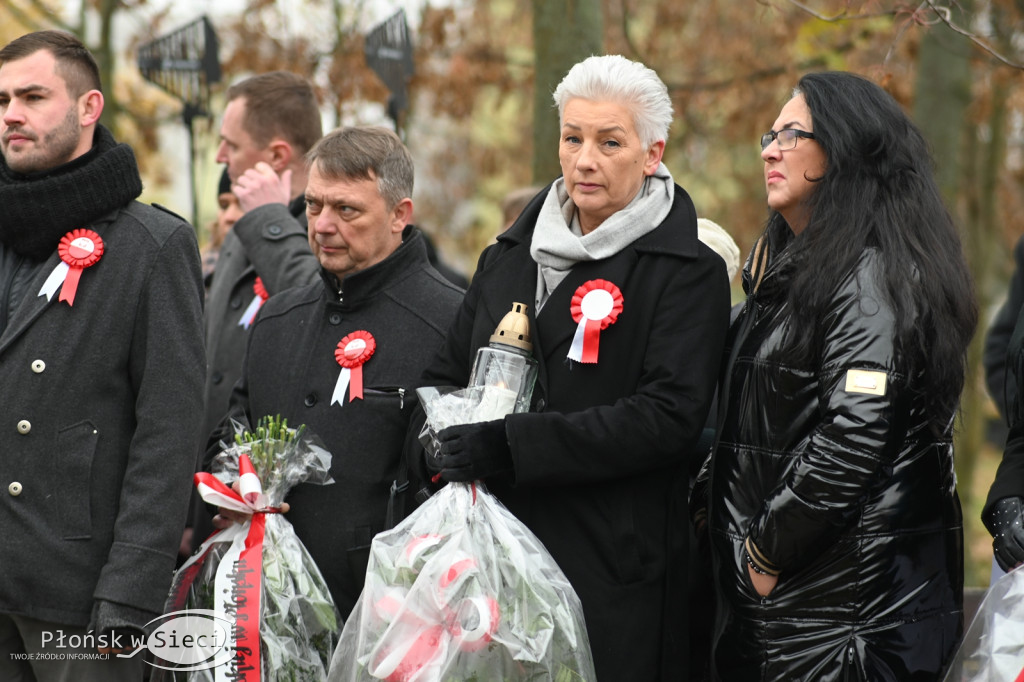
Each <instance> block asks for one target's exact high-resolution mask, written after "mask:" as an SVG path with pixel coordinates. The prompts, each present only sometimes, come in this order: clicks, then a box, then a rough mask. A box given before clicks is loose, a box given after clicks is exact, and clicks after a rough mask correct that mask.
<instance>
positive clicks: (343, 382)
mask: <svg viewBox="0 0 1024 682" xmlns="http://www.w3.org/2000/svg"><path fill="white" fill-rule="evenodd" d="M376 350H377V341H376V340H375V339H374V338H373V335H372V334H371V333H370V332H368V331H364V330H362V329H360V330H359V331H354V332H352V333H351V334H349V335H347V336H346V337H345V338H343V339H342V340H341V341H339V342H338V345H337V347H336V348H335V349H334V359H335V360H336V361H337V362H338V364H339V365H341V374H340V375H338V382H337V383H336V384H335V385H334V395H333V396H331V405H333V404H334V403H338V404H342V403H343V402H344V400H345V391H346V390H348V400H349V402H352V401H353V400H355V399H356V398H359V399H360V400H362V399H363V365H364V364H365V363H366V361H367V360H369V359H370V358H371V357H372V356H373V353H374V351H376Z"/></svg>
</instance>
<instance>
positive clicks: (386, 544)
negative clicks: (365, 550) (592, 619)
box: [330, 389, 595, 682]
mask: <svg viewBox="0 0 1024 682" xmlns="http://www.w3.org/2000/svg"><path fill="white" fill-rule="evenodd" d="M460 394H461V396H462V397H465V398H466V400H467V402H466V404H465V406H464V410H468V411H463V414H464V415H465V414H470V413H471V412H472V411H473V410H475V409H478V408H479V406H480V404H481V397H482V396H481V395H480V392H479V391H477V390H475V389H460V391H456V392H455V393H454V394H453V393H449V394H447V395H445V396H443V398H442V396H441V395H440V394H438V393H434V394H433V395H432V396H431V395H424V392H423V391H421V392H420V395H421V400H424V407H425V409H426V412H427V417H428V420H432V419H434V418H435V416H436V408H437V407H438V406H439V405H440V406H441V407H442V408H445V407H453V406H455V405H456V404H457V403H458V402H459V401H460V400H461V399H462V397H460ZM437 400H442V402H440V403H439V402H437ZM485 400H486V399H485ZM455 411H456V413H457V412H458V409H457V408H456V410H455ZM462 421H466V419H465V417H463V419H462ZM432 424H433V428H434V429H435V430H436V431H440V430H441V428H443V427H441V426H440V425H439V423H438V422H437V421H433V422H432ZM594 679H595V675H594V664H593V659H592V657H591V653H590V643H589V640H588V638H587V630H586V625H585V623H584V620H583V610H582V607H581V606H580V602H579V598H578V597H577V596H576V592H575V591H574V590H573V588H572V586H571V585H570V584H569V581H568V580H567V579H566V577H565V575H564V574H563V573H562V571H561V569H559V568H558V565H557V564H556V563H555V561H554V559H552V558H551V555H550V554H549V553H548V551H547V550H546V549H545V548H544V546H543V545H542V544H541V542H540V541H539V540H538V539H537V537H536V536H535V535H534V534H533V533H532V532H531V531H530V530H529V529H527V528H526V526H524V525H523V524H522V523H521V522H520V521H519V520H518V519H516V518H515V517H514V516H513V515H512V514H511V512H509V511H508V510H507V509H506V508H505V507H504V505H502V504H501V503H500V502H499V501H498V500H497V498H495V497H494V496H493V495H491V494H490V493H488V492H487V491H486V490H485V489H484V487H483V486H482V485H481V484H480V483H479V482H477V483H450V484H448V485H447V486H445V487H444V488H442V489H441V490H440V491H439V492H437V493H436V494H435V495H433V496H432V497H430V498H429V499H428V500H427V501H426V502H424V503H423V504H422V505H421V506H420V507H419V508H418V509H417V510H416V511H415V512H413V513H412V514H411V515H410V516H409V517H408V518H406V519H405V520H404V521H403V522H401V523H400V524H398V525H397V526H396V527H395V528H393V529H392V530H390V531H387V532H384V533H381V534H378V535H377V536H376V537H375V538H374V539H373V543H372V545H371V548H370V560H369V564H368V566H367V570H366V582H365V585H364V587H363V592H362V594H361V595H360V597H359V601H358V602H357V603H356V606H355V609H354V610H353V612H352V615H351V617H350V618H349V620H348V622H347V623H346V624H345V629H344V630H343V632H342V635H341V641H340V642H339V644H338V648H337V650H336V651H335V654H334V659H333V661H332V663H331V672H330V680H331V681H332V682H335V681H337V682H356V681H371V680H387V682H469V681H472V680H476V681H477V682H497V681H500V680H517V681H518V680H554V681H555V682H578V681H580V680H589V681H592V680H594Z"/></svg>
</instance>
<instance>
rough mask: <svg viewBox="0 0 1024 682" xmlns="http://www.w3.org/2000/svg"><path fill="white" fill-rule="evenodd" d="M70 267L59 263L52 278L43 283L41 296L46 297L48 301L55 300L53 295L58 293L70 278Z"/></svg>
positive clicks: (62, 262) (51, 274) (40, 291)
mask: <svg viewBox="0 0 1024 682" xmlns="http://www.w3.org/2000/svg"><path fill="white" fill-rule="evenodd" d="M70 267H71V266H69V265H68V264H67V263H65V262H64V261H61V262H59V263H57V266H56V267H55V268H54V269H53V271H52V272H51V273H50V276H49V277H47V278H46V281H45V282H43V286H42V288H41V289H40V290H39V294H38V295H39V296H46V300H47V301H52V300H53V295H54V294H55V293H57V289H59V288H60V286H61V285H62V284H64V280H65V279H66V278H67V276H68V270H69V269H70Z"/></svg>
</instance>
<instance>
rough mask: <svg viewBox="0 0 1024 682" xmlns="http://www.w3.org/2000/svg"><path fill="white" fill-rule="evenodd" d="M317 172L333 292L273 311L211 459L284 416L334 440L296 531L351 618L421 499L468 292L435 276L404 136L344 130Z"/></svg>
mask: <svg viewBox="0 0 1024 682" xmlns="http://www.w3.org/2000/svg"><path fill="white" fill-rule="evenodd" d="M307 164H308V168H309V181H308V184H307V186H306V191H305V198H306V215H307V218H308V220H309V246H310V248H311V249H312V251H313V253H314V254H315V255H316V257H317V258H318V260H319V263H320V266H321V268H320V281H318V282H316V283H314V284H310V285H308V286H304V287H299V288H295V289H291V290H288V291H286V292H283V293H282V294H279V295H276V296H274V297H272V298H270V299H269V300H268V301H267V302H266V304H265V305H264V306H263V308H262V309H261V310H260V312H259V314H258V316H257V317H256V320H255V322H254V323H253V325H252V330H251V332H250V338H249V347H248V352H247V355H246V359H245V364H244V367H243V371H242V378H241V380H240V381H239V382H238V383H237V384H236V386H235V390H234V393H233V395H232V399H231V408H230V410H229V411H228V415H227V416H226V417H225V419H224V420H223V421H222V422H221V427H220V429H218V431H217V432H215V434H214V436H213V438H212V439H211V445H212V447H211V451H210V453H209V454H210V455H211V456H212V454H213V453H214V452H216V450H217V447H216V445H217V443H218V441H219V440H220V439H221V438H223V437H226V436H230V433H231V429H230V423H231V419H234V420H237V421H240V422H242V423H246V424H253V423H255V422H256V420H258V419H259V418H260V417H263V416H265V415H277V414H280V415H281V416H282V417H284V418H286V419H287V420H288V422H289V423H290V424H294V425H299V424H305V425H306V426H307V428H308V429H309V430H310V431H312V432H313V433H315V434H316V435H318V436H319V437H320V438H321V439H322V441H323V442H324V444H325V446H326V447H327V449H328V450H330V452H331V455H332V457H333V459H332V462H331V474H332V476H333V477H334V480H335V483H333V484H331V485H326V486H319V485H310V484H302V485H299V486H298V487H296V488H295V489H293V490H292V492H291V493H290V494H289V495H288V498H287V502H288V503H289V505H290V506H291V511H289V512H288V520H289V521H291V523H292V525H293V526H294V527H295V532H296V533H297V534H298V536H299V539H301V540H302V542H303V543H304V544H305V545H306V547H307V549H308V550H309V552H310V555H311V556H312V557H313V560H314V561H316V563H317V565H318V566H319V567H320V571H321V572H322V573H323V574H324V578H325V579H326V581H327V586H328V587H329V588H330V591H331V596H332V597H334V601H335V603H336V604H337V606H338V610H339V611H340V613H341V615H342V616H343V617H345V618H347V617H348V615H349V613H350V612H351V610H352V607H353V606H354V605H355V601H356V599H357V598H358V597H359V593H360V592H361V591H362V586H363V578H364V575H365V572H366V563H367V560H368V558H369V549H370V540H371V539H372V538H373V536H374V535H376V534H377V533H379V532H381V531H382V530H384V529H385V526H386V521H387V518H388V516H389V511H390V512H391V516H392V517H393V518H394V520H395V521H397V520H398V519H399V518H400V517H401V516H402V507H403V503H404V502H406V501H408V500H407V499H406V498H410V497H411V496H410V494H409V493H410V492H411V491H413V490H418V489H419V487H418V486H409V485H405V484H406V483H407V481H408V478H407V474H406V470H407V468H406V465H405V463H404V461H403V460H402V457H401V454H402V445H403V441H404V438H405V434H406V430H407V426H408V422H409V416H410V414H411V411H412V407H413V405H414V404H415V400H416V396H415V392H414V389H415V388H416V387H417V385H418V384H417V380H418V378H419V376H420V374H421V373H422V372H423V370H424V368H425V367H426V365H427V362H429V360H430V358H431V357H433V354H434V352H435V351H436V350H437V348H438V347H439V346H440V345H441V340H442V338H443V336H444V333H445V332H446V331H447V329H448V326H449V324H450V323H451V320H452V318H453V317H454V315H455V311H456V309H457V307H458V305H459V303H460V302H461V300H462V292H461V290H460V289H458V288H456V287H455V286H454V285H452V284H451V283H449V282H448V280H446V279H445V278H444V277H442V276H441V275H440V274H439V273H438V272H437V271H436V270H435V269H434V268H433V267H431V266H430V264H429V262H428V260H427V251H426V248H425V246H424V243H423V235H422V234H421V233H420V231H419V230H418V229H417V228H415V227H414V226H413V225H411V224H410V221H411V220H412V212H413V203H412V199H411V198H410V197H411V195H412V187H413V164H412V158H411V157H410V155H409V152H408V150H407V149H406V148H405V145H403V144H402V142H401V140H399V139H398V136H396V135H395V134H394V133H392V132H391V131H389V130H387V129H385V128H377V127H349V128H342V129H339V130H336V131H334V132H332V133H330V134H328V135H326V136H325V137H324V138H323V139H321V140H320V141H319V142H318V143H317V144H316V146H314V147H313V149H312V150H311V151H310V152H309V154H308V155H307ZM221 521H226V520H221Z"/></svg>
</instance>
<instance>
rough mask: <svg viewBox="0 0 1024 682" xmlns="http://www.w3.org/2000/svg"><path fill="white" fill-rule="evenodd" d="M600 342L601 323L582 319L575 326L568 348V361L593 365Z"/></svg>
mask: <svg viewBox="0 0 1024 682" xmlns="http://www.w3.org/2000/svg"><path fill="white" fill-rule="evenodd" d="M600 342H601V321H600V320H591V319H589V318H586V317H584V318H583V319H581V320H580V322H579V324H578V325H577V326H576V334H575V335H574V336H573V337H572V345H571V346H569V359H570V360H575V361H576V362H585V363H588V364H593V363H595V362H597V351H598V348H599V344H600Z"/></svg>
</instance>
